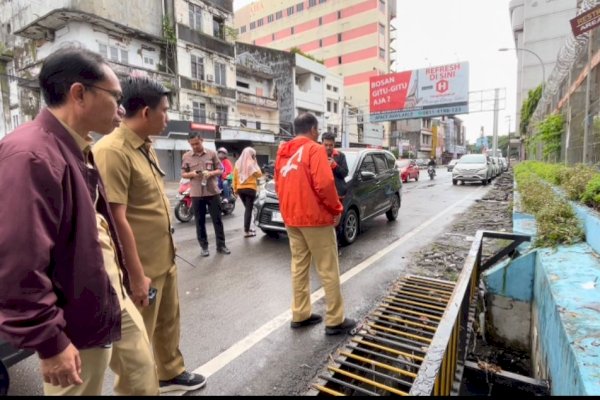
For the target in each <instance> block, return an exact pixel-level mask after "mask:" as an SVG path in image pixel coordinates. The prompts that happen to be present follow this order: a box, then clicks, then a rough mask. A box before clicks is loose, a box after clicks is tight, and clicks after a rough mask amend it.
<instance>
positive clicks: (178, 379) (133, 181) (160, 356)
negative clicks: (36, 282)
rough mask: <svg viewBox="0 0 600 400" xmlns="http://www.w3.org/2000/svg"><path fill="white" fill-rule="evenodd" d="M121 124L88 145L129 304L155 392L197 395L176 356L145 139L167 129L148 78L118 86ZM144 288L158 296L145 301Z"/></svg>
mask: <svg viewBox="0 0 600 400" xmlns="http://www.w3.org/2000/svg"><path fill="white" fill-rule="evenodd" d="M121 86H122V88H123V107H124V108H125V112H126V114H125V118H124V119H123V122H122V123H121V126H120V127H119V128H117V129H115V130H114V131H113V132H112V133H111V134H110V135H108V136H106V137H103V138H102V139H101V140H100V141H98V143H97V144H96V145H95V146H94V148H93V151H94V156H95V159H96V164H97V166H98V169H99V171H100V174H101V176H102V179H103V180H104V182H105V186H106V193H107V197H108V201H109V202H110V206H111V210H112V213H113V215H114V218H115V222H116V224H117V229H118V232H119V237H120V238H121V241H122V242H123V247H124V254H125V260H126V267H127V271H128V273H129V277H130V281H131V283H130V286H131V290H132V296H131V297H132V300H133V301H134V303H135V304H136V305H137V306H138V307H140V311H141V313H142V316H143V317H144V323H145V325H146V329H147V331H148V336H149V337H150V340H151V341H152V343H153V345H154V356H155V360H156V363H157V369H158V376H159V384H160V391H161V392H168V391H172V390H196V389H199V388H201V387H202V386H204V385H205V384H206V379H205V378H204V377H203V376H202V375H198V374H192V373H189V372H187V371H186V370H185V366H184V362H183V356H182V355H181V352H180V350H179V335H180V320H179V316H180V313H179V294H178V285H177V267H176V265H175V248H174V245H173V238H172V236H171V221H170V205H169V200H168V198H167V196H166V194H165V190H164V184H163V176H164V172H163V171H162V170H161V169H160V165H159V164H158V158H157V156H156V153H155V151H154V149H153V148H152V146H151V144H152V142H151V140H150V136H151V135H158V134H160V133H161V132H162V131H163V130H164V129H165V127H166V124H167V109H168V107H169V102H168V99H167V95H168V93H169V92H168V91H167V90H166V89H165V88H164V87H163V86H162V85H160V84H159V83H157V82H154V81H151V80H149V79H148V78H146V77H135V78H133V77H131V78H127V79H126V80H125V81H123V82H121ZM150 287H154V288H156V289H157V290H158V293H157V296H156V301H155V303H153V304H149V302H148V291H149V289H150Z"/></svg>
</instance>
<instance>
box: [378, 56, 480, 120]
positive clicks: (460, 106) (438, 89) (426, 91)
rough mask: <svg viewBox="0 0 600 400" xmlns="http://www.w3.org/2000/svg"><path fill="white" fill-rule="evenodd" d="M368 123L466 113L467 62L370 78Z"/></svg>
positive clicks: (467, 97) (467, 90)
mask: <svg viewBox="0 0 600 400" xmlns="http://www.w3.org/2000/svg"><path fill="white" fill-rule="evenodd" d="M369 90H370V93H369V100H370V101H369V105H370V113H371V118H370V120H371V122H382V121H392V120H398V119H411V118H425V117H438V116H441V115H455V114H466V113H468V112H469V63H468V62H460V63H454V64H447V65H440V66H437V67H427V68H422V69H418V70H412V71H403V72H397V73H393V74H387V75H380V76H374V77H371V79H370V82H369Z"/></svg>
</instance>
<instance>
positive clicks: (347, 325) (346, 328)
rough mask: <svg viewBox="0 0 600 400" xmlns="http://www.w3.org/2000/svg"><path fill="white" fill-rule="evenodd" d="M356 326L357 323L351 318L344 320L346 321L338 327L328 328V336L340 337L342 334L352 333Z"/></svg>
mask: <svg viewBox="0 0 600 400" xmlns="http://www.w3.org/2000/svg"><path fill="white" fill-rule="evenodd" d="M355 326H356V321H355V320H353V319H350V318H346V319H344V321H343V322H342V323H341V324H339V325H336V326H326V327H325V334H326V335H339V334H340V333H350V331H351V330H352V329H353V328H354V327H355Z"/></svg>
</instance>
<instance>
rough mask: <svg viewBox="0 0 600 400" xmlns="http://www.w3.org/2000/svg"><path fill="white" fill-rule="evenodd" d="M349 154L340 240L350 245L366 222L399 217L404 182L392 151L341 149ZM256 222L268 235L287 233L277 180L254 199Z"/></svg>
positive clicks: (271, 182)
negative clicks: (276, 185) (383, 217)
mask: <svg viewBox="0 0 600 400" xmlns="http://www.w3.org/2000/svg"><path fill="white" fill-rule="evenodd" d="M341 151H342V152H343V153H344V155H345V156H346V162H347V164H348V176H347V177H346V182H347V184H348V191H347V193H346V196H345V197H344V200H343V205H344V214H343V216H342V219H341V222H340V224H341V226H340V227H339V229H338V233H339V235H338V240H339V242H340V243H341V244H343V245H349V244H351V243H353V242H354V241H355V240H356V237H357V236H358V234H359V233H360V227H361V224H362V222H363V221H365V220H367V219H369V218H373V217H376V216H379V215H381V214H385V215H386V217H387V219H388V220H389V221H394V220H396V219H397V218H398V211H399V209H400V205H401V203H402V182H401V181H400V174H399V173H398V170H397V169H396V158H395V157H394V155H393V154H392V153H390V152H389V151H386V150H380V149H364V148H351V149H341ZM254 223H255V224H256V226H257V227H259V228H260V229H261V230H262V231H263V232H264V233H265V234H266V235H268V236H270V237H277V236H279V233H282V232H285V225H284V223H283V218H282V216H281V213H280V211H279V199H278V198H277V192H276V190H275V182H274V181H269V182H267V183H266V184H265V186H264V189H262V190H260V192H259V193H258V196H257V198H256V201H255V202H254Z"/></svg>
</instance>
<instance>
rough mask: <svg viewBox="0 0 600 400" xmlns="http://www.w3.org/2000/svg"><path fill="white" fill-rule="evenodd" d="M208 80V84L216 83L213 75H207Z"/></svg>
mask: <svg viewBox="0 0 600 400" xmlns="http://www.w3.org/2000/svg"><path fill="white" fill-rule="evenodd" d="M206 80H207V81H208V82H214V81H215V76H214V75H212V74H206Z"/></svg>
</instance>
